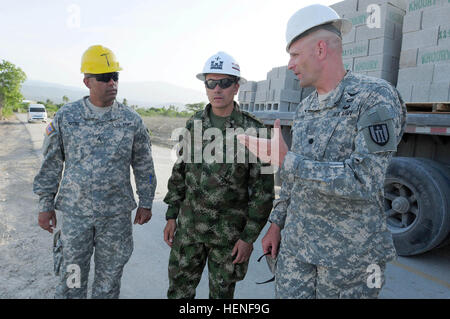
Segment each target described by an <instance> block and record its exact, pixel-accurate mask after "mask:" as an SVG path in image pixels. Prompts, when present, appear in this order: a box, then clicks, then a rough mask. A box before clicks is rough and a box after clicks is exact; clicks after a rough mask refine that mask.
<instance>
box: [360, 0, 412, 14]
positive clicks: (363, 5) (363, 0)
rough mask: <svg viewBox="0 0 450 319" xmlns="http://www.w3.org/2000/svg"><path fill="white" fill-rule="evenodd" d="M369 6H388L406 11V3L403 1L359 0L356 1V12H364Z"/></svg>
mask: <svg viewBox="0 0 450 319" xmlns="http://www.w3.org/2000/svg"><path fill="white" fill-rule="evenodd" d="M371 4H380V5H385V4H389V5H392V6H395V7H396V8H398V9H401V10H403V11H406V1H405V0H388V1H386V0H359V1H358V11H365V10H366V9H367V7H368V6H369V5H371Z"/></svg>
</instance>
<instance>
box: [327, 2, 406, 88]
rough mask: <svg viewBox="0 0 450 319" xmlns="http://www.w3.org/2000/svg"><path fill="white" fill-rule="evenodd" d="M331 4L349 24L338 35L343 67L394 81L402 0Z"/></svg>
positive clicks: (396, 73) (395, 82) (400, 37)
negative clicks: (349, 28) (346, 29)
mask: <svg viewBox="0 0 450 319" xmlns="http://www.w3.org/2000/svg"><path fill="white" fill-rule="evenodd" d="M331 7H332V8H333V9H334V10H335V11H336V12H337V13H338V14H339V15H340V16H341V17H343V18H346V19H348V20H350V21H351V22H352V25H353V26H352V30H351V31H350V32H349V33H348V34H346V35H345V36H344V37H343V39H342V44H343V52H342V57H343V61H344V66H345V68H346V69H348V70H351V71H353V72H355V73H362V74H366V75H370V76H374V77H378V78H382V79H385V80H387V81H389V82H391V83H392V84H394V85H396V84H397V75H398V69H399V59H400V47H401V40H402V26H403V17H404V15H405V13H406V11H405V3H404V1H401V0H346V1H342V2H338V3H336V4H333V5H331Z"/></svg>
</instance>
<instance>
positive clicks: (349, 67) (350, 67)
mask: <svg viewBox="0 0 450 319" xmlns="http://www.w3.org/2000/svg"><path fill="white" fill-rule="evenodd" d="M342 62H343V63H344V68H345V69H346V70H350V71H353V58H350V59H344V60H342Z"/></svg>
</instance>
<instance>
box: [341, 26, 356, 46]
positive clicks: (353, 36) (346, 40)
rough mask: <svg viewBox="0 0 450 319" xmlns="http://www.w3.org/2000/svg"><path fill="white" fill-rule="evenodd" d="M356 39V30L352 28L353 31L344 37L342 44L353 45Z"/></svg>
mask: <svg viewBox="0 0 450 319" xmlns="http://www.w3.org/2000/svg"><path fill="white" fill-rule="evenodd" d="M355 39H356V28H355V27H352V29H351V31H350V32H349V33H347V34H346V35H344V36H343V37H342V44H347V43H353V42H355Z"/></svg>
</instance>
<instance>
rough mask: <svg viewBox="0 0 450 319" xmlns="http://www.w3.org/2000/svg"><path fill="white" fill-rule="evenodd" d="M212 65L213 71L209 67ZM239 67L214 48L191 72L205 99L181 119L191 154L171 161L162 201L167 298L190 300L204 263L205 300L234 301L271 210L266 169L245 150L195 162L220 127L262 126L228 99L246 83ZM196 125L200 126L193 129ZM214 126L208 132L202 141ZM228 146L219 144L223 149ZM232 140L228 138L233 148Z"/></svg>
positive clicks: (222, 133) (222, 131) (221, 132)
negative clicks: (164, 206) (227, 158)
mask: <svg viewBox="0 0 450 319" xmlns="http://www.w3.org/2000/svg"><path fill="white" fill-rule="evenodd" d="M214 65H215V66H216V67H217V68H211V67H212V66H214ZM232 67H233V69H232ZM238 68H239V66H238V64H237V63H235V61H234V60H232V58H231V57H230V56H228V55H227V54H226V53H224V52H219V53H218V54H216V55H214V56H212V57H211V58H210V59H209V60H208V61H207V63H206V65H205V69H204V70H203V73H201V74H199V75H197V77H198V78H199V79H201V80H204V81H205V85H206V92H207V95H208V98H209V101H210V104H208V105H207V106H206V108H205V109H204V110H202V111H199V112H197V113H196V114H195V115H194V116H193V117H192V118H190V119H189V120H188V121H187V124H186V130H187V131H188V132H189V133H190V136H191V137H192V143H191V145H192V152H191V153H189V154H190V155H192V156H186V157H184V160H183V161H180V162H179V163H176V164H175V165H174V168H173V171H172V176H171V177H170V179H169V183H168V190H169V191H168V193H167V195H166V197H165V199H164V202H166V203H167V204H168V205H169V207H168V210H167V213H166V219H167V225H166V228H165V230H164V239H165V241H166V242H167V244H168V245H169V246H170V247H171V252H170V259H169V285H170V286H169V289H168V292H167V296H168V298H190V299H191V298H194V297H195V289H196V287H197V285H198V283H199V281H200V279H201V275H202V272H203V269H204V267H205V265H206V261H208V271H209V297H210V298H228V299H229V298H233V296H234V289H235V285H236V282H237V281H240V280H242V279H244V276H245V274H246V272H247V267H248V260H249V258H250V254H251V252H252V250H253V242H254V241H255V240H256V239H257V237H258V235H259V234H260V232H261V230H262V228H263V227H264V225H265V224H266V222H267V218H268V215H269V213H270V210H271V208H272V201H273V198H274V189H273V186H274V185H273V184H274V181H273V173H272V172H270V173H267V174H263V173H264V172H262V168H263V167H262V164H261V163H260V162H259V161H257V160H256V157H255V158H254V161H253V162H252V161H250V160H249V157H248V151H245V148H243V147H242V151H244V153H246V157H245V161H241V162H240V161H239V160H238V158H239V156H238V152H237V151H233V152H232V153H231V162H226V161H225V160H223V161H221V160H217V161H209V160H208V159H207V158H203V159H201V160H200V161H199V162H196V160H195V157H196V155H195V152H196V151H200V153H201V154H205V153H207V151H206V150H207V149H208V145H210V143H211V141H212V139H213V137H214V141H217V140H218V139H221V138H223V137H225V136H226V130H230V129H238V128H240V129H241V130H243V131H246V130H247V129H252V128H253V129H254V130H255V131H256V133H257V130H258V129H260V128H264V125H263V124H262V122H260V121H259V120H258V119H256V118H255V117H253V116H252V115H250V114H249V113H247V112H244V111H241V110H240V109H239V106H238V104H237V103H236V102H234V100H233V99H234V96H235V94H236V93H237V91H238V89H239V83H244V81H245V80H244V79H243V78H242V77H240V74H239V69H238ZM196 127H201V128H200V132H198V131H197V129H196ZM214 130H215V132H216V133H217V134H216V135H215V136H214V135H213V136H210V138H206V139H203V138H204V136H205V137H206V136H207V132H211V131H214ZM243 131H242V132H243ZM224 140H225V138H224ZM229 143H230V142H228V144H227V143H223V154H225V153H226V148H227V146H228V147H229V146H230V144H229ZM234 144H237V143H236V138H235V137H234V136H232V138H231V145H233V146H232V147H234ZM220 151H222V148H221V147H219V148H215V149H213V150H212V151H211V154H212V153H214V152H220ZM184 152H188V150H186V149H183V153H184ZM223 154H222V155H223ZM184 155H185V154H184ZM266 166H267V165H266ZM266 168H267V167H266ZM175 230H176V232H175Z"/></svg>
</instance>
